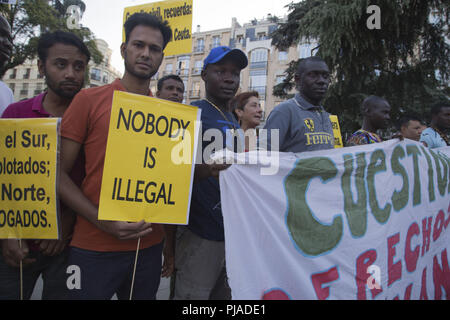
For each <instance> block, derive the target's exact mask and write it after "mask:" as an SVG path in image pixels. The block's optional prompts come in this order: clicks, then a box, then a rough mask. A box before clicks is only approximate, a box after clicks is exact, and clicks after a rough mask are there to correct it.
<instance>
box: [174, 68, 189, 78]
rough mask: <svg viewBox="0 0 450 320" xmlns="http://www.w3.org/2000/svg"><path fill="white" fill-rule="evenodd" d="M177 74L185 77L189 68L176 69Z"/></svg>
mask: <svg viewBox="0 0 450 320" xmlns="http://www.w3.org/2000/svg"><path fill="white" fill-rule="evenodd" d="M177 75H179V76H180V77H187V76H189V69H178V70H177Z"/></svg>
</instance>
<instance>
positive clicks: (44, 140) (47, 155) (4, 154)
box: [0, 118, 60, 239]
mask: <svg viewBox="0 0 450 320" xmlns="http://www.w3.org/2000/svg"><path fill="white" fill-rule="evenodd" d="M59 123H60V118H43V119H0V239H58V238H59V233H58V213H57V208H58V197H57V188H56V185H57V168H58V166H57V160H58V154H59V138H58V135H59Z"/></svg>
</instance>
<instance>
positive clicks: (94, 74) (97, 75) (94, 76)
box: [91, 68, 102, 81]
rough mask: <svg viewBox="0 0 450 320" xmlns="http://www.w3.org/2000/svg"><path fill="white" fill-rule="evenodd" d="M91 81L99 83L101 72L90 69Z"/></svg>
mask: <svg viewBox="0 0 450 320" xmlns="http://www.w3.org/2000/svg"><path fill="white" fill-rule="evenodd" d="M91 79H92V80H96V81H101V79H102V72H101V70H100V69H97V68H92V70H91Z"/></svg>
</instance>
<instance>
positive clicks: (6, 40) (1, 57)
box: [0, 16, 12, 66]
mask: <svg viewBox="0 0 450 320" xmlns="http://www.w3.org/2000/svg"><path fill="white" fill-rule="evenodd" d="M11 52H12V37H11V27H10V26H9V23H8V21H6V19H5V18H4V17H2V16H0V66H2V65H3V64H5V63H6V62H7V61H8V60H9V58H10V57H11Z"/></svg>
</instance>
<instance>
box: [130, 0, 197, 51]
mask: <svg viewBox="0 0 450 320" xmlns="http://www.w3.org/2000/svg"><path fill="white" fill-rule="evenodd" d="M192 2H193V0H184V1H180V0H169V1H159V2H154V3H148V4H143V5H138V6H133V7H127V8H125V9H124V13H123V23H125V21H126V20H127V19H128V18H129V17H130V16H131V15H132V14H133V13H136V12H146V13H150V14H153V15H156V16H158V17H160V18H161V19H162V20H163V21H168V22H169V25H170V27H171V28H172V33H173V37H172V41H170V42H169V44H168V45H167V47H166V49H165V50H164V54H165V55H166V56H172V55H179V54H187V53H191V52H192V13H193V11H192V10H193V9H192V8H193V5H192ZM122 39H123V42H125V31H123V37H122Z"/></svg>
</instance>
